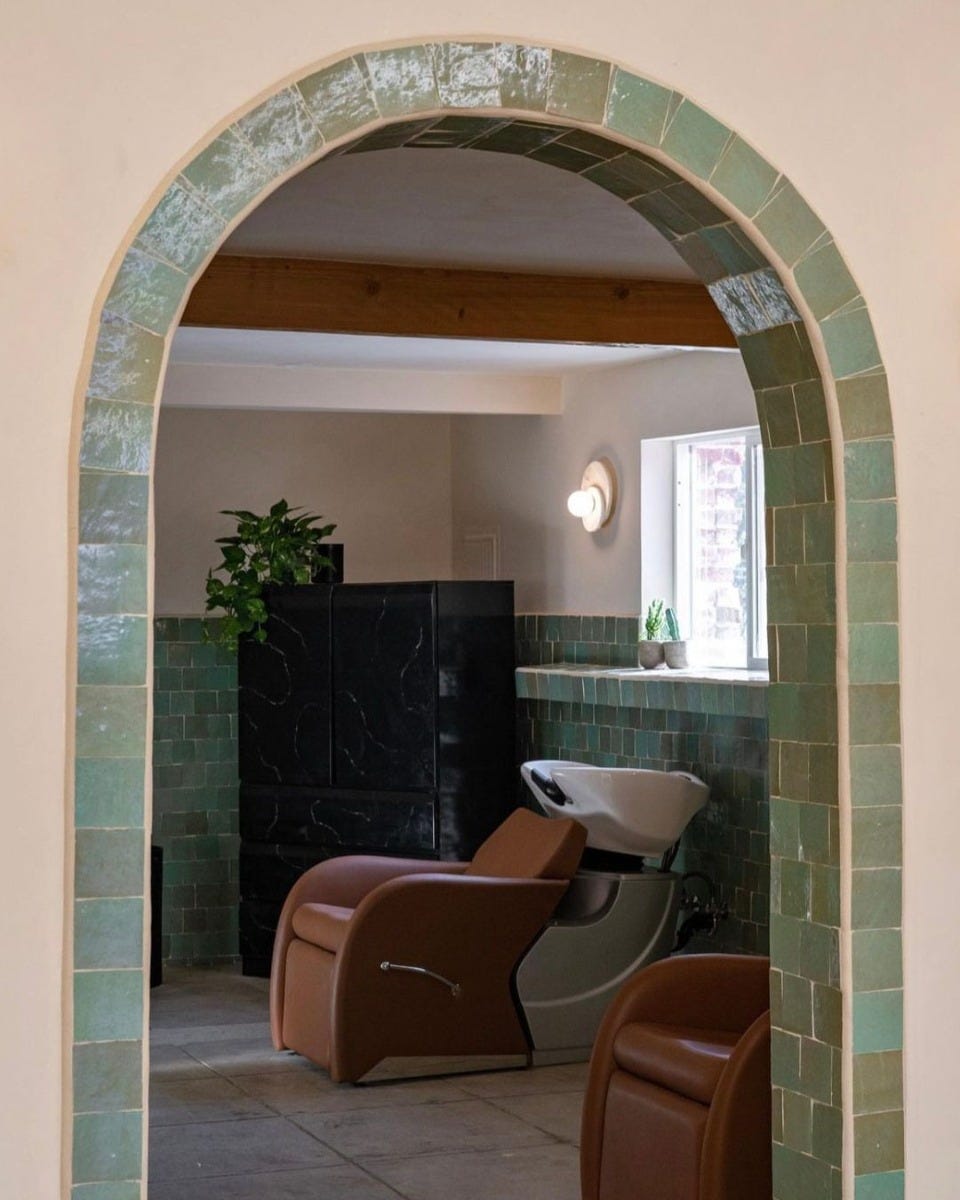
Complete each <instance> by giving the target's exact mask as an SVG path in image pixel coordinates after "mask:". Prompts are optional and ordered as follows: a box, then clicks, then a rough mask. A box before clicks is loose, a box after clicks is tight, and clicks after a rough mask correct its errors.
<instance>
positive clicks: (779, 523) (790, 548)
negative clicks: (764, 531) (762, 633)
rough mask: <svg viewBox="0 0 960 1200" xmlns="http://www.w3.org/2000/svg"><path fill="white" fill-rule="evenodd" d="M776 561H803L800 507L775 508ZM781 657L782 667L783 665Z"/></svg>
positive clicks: (780, 562)
mask: <svg viewBox="0 0 960 1200" xmlns="http://www.w3.org/2000/svg"><path fill="white" fill-rule="evenodd" d="M772 561H773V562H774V563H777V564H779V565H782V564H783V563H802V562H803V511H802V510H801V509H799V508H776V509H774V510H773V559H772ZM783 665H784V664H783V659H781V667H783Z"/></svg>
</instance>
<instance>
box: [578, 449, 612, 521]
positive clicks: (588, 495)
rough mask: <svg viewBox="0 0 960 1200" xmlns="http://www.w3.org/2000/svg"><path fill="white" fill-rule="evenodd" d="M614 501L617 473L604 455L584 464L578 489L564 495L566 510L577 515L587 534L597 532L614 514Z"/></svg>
mask: <svg viewBox="0 0 960 1200" xmlns="http://www.w3.org/2000/svg"><path fill="white" fill-rule="evenodd" d="M616 503H617V473H616V471H615V470H614V469H613V464H612V463H611V462H610V461H609V459H606V458H598V459H595V460H594V461H593V462H592V463H588V464H587V468H586V470H585V471H584V472H583V478H582V479H581V480H580V488H579V490H578V491H576V492H571V493H570V495H569V496H568V497H567V512H569V513H570V515H571V516H574V517H579V518H580V520H581V521H582V522H583V527H584V529H586V530H587V531H588V532H589V533H596V531H597V530H598V529H600V528H602V526H604V525H606V523H607V522H608V521H609V520H610V518H611V517H612V516H613V510H614V508H615V507H616Z"/></svg>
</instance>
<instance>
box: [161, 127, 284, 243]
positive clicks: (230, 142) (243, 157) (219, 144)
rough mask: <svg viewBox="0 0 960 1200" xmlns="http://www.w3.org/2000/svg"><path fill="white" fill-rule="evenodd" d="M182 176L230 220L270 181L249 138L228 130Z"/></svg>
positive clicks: (188, 166) (195, 159)
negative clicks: (251, 146) (255, 154)
mask: <svg viewBox="0 0 960 1200" xmlns="http://www.w3.org/2000/svg"><path fill="white" fill-rule="evenodd" d="M183 177H184V178H185V179H186V180H187V182H188V183H190V184H192V186H193V187H194V188H196V190H197V192H198V193H199V194H200V195H201V196H202V197H203V199H204V200H205V201H206V202H207V204H209V205H210V207H211V208H213V209H215V210H216V211H217V212H218V213H220V215H221V216H223V217H225V218H226V219H227V220H228V221H229V220H230V219H231V218H232V217H235V216H236V215H237V213H238V212H240V211H241V210H242V209H244V208H246V207H247V205H248V204H249V203H250V202H251V201H252V200H253V199H255V197H256V196H257V195H259V193H260V192H261V191H263V189H264V188H265V187H266V186H267V184H268V183H270V181H271V174H270V172H269V171H268V170H267V168H266V166H265V165H264V164H263V163H262V162H261V161H260V159H259V158H256V157H255V156H254V154H253V151H252V150H251V148H250V145H249V143H248V142H247V141H246V139H244V138H242V137H239V136H238V135H237V134H236V133H235V132H234V130H232V129H226V130H224V132H223V133H221V134H220V136H219V137H218V138H215V139H214V141H212V142H211V143H210V145H209V146H207V148H206V149H205V150H202V151H201V152H200V153H199V154H198V155H197V156H196V158H194V159H192V160H191V161H190V162H189V163H188V164H187V165H186V166H185V167H184V169H183Z"/></svg>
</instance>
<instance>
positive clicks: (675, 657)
mask: <svg viewBox="0 0 960 1200" xmlns="http://www.w3.org/2000/svg"><path fill="white" fill-rule="evenodd" d="M663 657H664V660H665V662H666V664H667V666H668V667H672V668H673V669H674V670H675V671H676V670H681V669H682V668H683V667H686V666H689V663H688V662H687V643H686V642H684V641H679V642H664V643H663Z"/></svg>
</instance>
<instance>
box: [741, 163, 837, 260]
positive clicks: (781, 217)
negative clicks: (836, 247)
mask: <svg viewBox="0 0 960 1200" xmlns="http://www.w3.org/2000/svg"><path fill="white" fill-rule="evenodd" d="M756 225H757V228H758V229H759V230H760V232H761V233H763V235H764V236H765V237H766V238H767V240H768V241H769V242H770V244H771V246H773V248H774V250H775V251H776V252H777V253H778V254H779V255H780V257H781V258H782V259H783V260H784V262H785V263H786V264H787V266H791V267H792V266H793V265H794V263H796V262H797V261H798V260H799V259H800V258H802V257H803V255H804V254H805V253H806V252H807V251H808V250H809V249H810V247H811V246H812V245H813V244H814V242H816V241H817V239H818V238H820V237H821V236H822V234H823V233H824V228H823V223H822V222H821V221H820V218H819V217H818V216H817V215H816V213H814V212H813V210H812V209H811V208H810V206H809V205H808V204H807V202H806V201H805V200H804V199H803V197H802V196H801V195H800V193H799V192H798V191H797V189H796V188H795V187H794V186H793V184H792V183H790V182H789V180H786V179H784V180H782V181H781V183H780V185H779V186H778V187H777V189H776V191H775V192H774V194H773V196H772V197H771V198H770V200H768V202H767V203H766V204H765V205H764V206H763V208H762V209H761V210H760V211H759V213H758V214H757V216H756Z"/></svg>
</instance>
